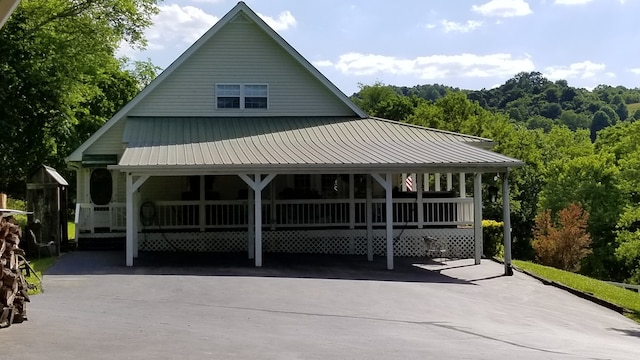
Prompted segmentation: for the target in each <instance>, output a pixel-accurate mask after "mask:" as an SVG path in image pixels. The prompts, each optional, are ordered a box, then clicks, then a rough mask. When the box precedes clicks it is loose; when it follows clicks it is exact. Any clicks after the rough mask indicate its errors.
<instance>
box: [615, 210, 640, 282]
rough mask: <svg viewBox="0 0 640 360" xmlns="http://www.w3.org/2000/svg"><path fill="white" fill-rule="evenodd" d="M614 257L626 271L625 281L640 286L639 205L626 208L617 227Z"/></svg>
mask: <svg viewBox="0 0 640 360" xmlns="http://www.w3.org/2000/svg"><path fill="white" fill-rule="evenodd" d="M617 229H618V231H617V237H616V240H617V242H618V245H619V246H618V248H617V249H616V256H617V258H618V260H620V261H621V262H622V263H623V264H624V266H625V269H626V274H625V275H626V276H625V277H626V280H627V281H628V282H630V283H633V284H640V204H635V206H628V207H627V208H625V211H624V213H623V214H622V216H621V217H620V220H619V221H618V225H617Z"/></svg>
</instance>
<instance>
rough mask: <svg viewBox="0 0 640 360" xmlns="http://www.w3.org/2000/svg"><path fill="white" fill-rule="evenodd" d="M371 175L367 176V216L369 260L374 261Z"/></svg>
mask: <svg viewBox="0 0 640 360" xmlns="http://www.w3.org/2000/svg"><path fill="white" fill-rule="evenodd" d="M372 185H373V184H372V183H371V176H367V194H366V196H367V200H366V204H365V205H366V207H367V209H366V217H367V260H369V261H373V208H372V201H371V198H372V197H373V189H372Z"/></svg>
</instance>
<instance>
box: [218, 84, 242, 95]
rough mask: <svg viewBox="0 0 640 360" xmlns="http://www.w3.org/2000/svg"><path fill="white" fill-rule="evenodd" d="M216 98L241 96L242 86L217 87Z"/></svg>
mask: <svg viewBox="0 0 640 360" xmlns="http://www.w3.org/2000/svg"><path fill="white" fill-rule="evenodd" d="M216 96H240V85H216Z"/></svg>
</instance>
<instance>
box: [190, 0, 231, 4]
mask: <svg viewBox="0 0 640 360" xmlns="http://www.w3.org/2000/svg"><path fill="white" fill-rule="evenodd" d="M191 1H193V2H195V3H205V4H217V3H221V2H223V1H224V0H191Z"/></svg>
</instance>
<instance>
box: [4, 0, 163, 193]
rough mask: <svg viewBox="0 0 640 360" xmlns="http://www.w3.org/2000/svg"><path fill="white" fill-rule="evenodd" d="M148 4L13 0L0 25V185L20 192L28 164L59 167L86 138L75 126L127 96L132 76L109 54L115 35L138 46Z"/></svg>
mask: <svg viewBox="0 0 640 360" xmlns="http://www.w3.org/2000/svg"><path fill="white" fill-rule="evenodd" d="M156 12H157V6H156V0H31V1H23V2H22V3H21V6H19V7H18V9H17V10H16V12H15V13H14V14H13V16H12V17H11V18H10V19H9V21H8V22H7V23H6V24H5V26H4V27H3V28H2V29H0V54H2V56H1V57H0V74H2V76H0V103H2V105H3V106H2V107H0V127H1V128H2V129H3V131H4V135H5V136H4V137H3V141H2V142H0V167H1V168H3V169H11V171H3V172H2V173H0V189H1V190H3V191H5V192H9V193H10V194H15V195H17V196H18V197H20V196H21V195H22V194H23V192H24V182H25V179H26V177H27V176H28V174H29V173H30V172H31V171H32V169H35V167H36V166H38V165H40V164H42V163H47V164H49V165H52V166H55V167H58V168H62V167H63V158H64V156H66V155H67V154H68V152H69V151H70V149H73V148H74V147H75V146H77V145H78V142H79V141H82V140H84V139H85V138H86V134H84V133H80V134H77V133H76V132H75V131H76V129H80V130H81V131H90V129H92V128H95V125H97V124H99V123H100V122H103V121H104V119H106V118H108V116H111V115H112V111H113V109H115V108H119V106H121V104H122V101H123V99H128V98H130V96H131V94H132V93H133V92H135V91H136V83H135V81H130V79H129V77H131V74H130V73H127V72H126V71H124V70H122V69H121V68H120V66H119V65H120V63H119V61H118V60H117V59H115V57H114V54H115V51H116V49H117V48H118V46H119V44H120V43H121V42H122V41H126V42H129V43H130V44H132V45H134V46H143V45H144V43H145V41H144V37H143V31H144V29H145V27H147V26H149V25H150V24H151V16H152V15H153V14H154V13H156ZM121 80H122V81H123V82H121ZM116 83H117V85H116V88H114V85H115V84H116ZM131 86H133V89H131ZM110 102H111V104H109V103H110ZM95 111H97V112H98V113H94V112H95ZM85 121H87V122H88V124H84V123H83V122H85ZM81 123H82V124H81ZM5 139H6V140H5Z"/></svg>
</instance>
